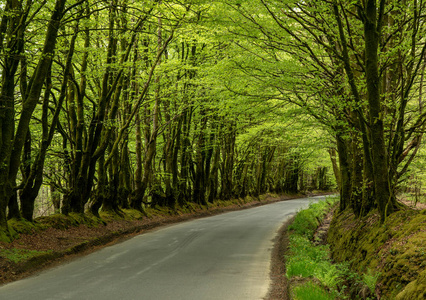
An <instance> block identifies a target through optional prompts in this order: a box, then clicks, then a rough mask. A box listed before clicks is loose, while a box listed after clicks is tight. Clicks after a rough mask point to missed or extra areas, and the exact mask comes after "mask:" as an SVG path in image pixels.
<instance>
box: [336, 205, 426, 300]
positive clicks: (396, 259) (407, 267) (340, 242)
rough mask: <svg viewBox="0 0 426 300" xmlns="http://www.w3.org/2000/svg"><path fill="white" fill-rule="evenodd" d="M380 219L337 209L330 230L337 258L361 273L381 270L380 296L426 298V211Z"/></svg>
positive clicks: (377, 216)
mask: <svg viewBox="0 0 426 300" xmlns="http://www.w3.org/2000/svg"><path fill="white" fill-rule="evenodd" d="M379 218H380V216H379V214H378V213H377V212H371V213H370V214H368V215H367V216H366V217H364V218H361V219H357V218H356V217H355V215H354V214H352V213H351V212H350V211H343V212H340V213H337V212H336V213H335V215H334V217H333V220H332V222H331V225H330V229H329V232H328V243H329V244H330V246H331V252H332V257H333V259H334V260H335V261H336V262H342V261H349V262H350V264H351V267H352V269H353V270H354V271H357V272H359V273H367V272H374V273H380V277H379V278H378V281H377V285H376V291H375V292H376V295H377V298H378V299H400V300H402V299H406V300H413V299H426V243H425V241H426V210H422V211H418V210H412V209H406V210H403V211H399V212H396V213H394V214H392V215H390V216H389V217H388V218H387V219H386V221H385V222H384V223H383V224H381V223H380V220H379Z"/></svg>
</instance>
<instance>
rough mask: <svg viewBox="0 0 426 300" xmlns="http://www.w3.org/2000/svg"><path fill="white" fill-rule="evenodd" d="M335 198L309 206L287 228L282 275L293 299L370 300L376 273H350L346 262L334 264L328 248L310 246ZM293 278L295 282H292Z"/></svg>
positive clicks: (376, 276)
mask: <svg viewBox="0 0 426 300" xmlns="http://www.w3.org/2000/svg"><path fill="white" fill-rule="evenodd" d="M337 201H338V198H337V197H333V198H327V200H326V201H321V202H318V203H312V204H311V205H310V206H309V208H308V209H305V210H302V211H300V212H299V213H298V214H297V215H296V217H295V219H294V222H293V224H292V225H290V226H289V231H290V234H289V251H288V254H287V255H286V268H287V271H286V276H287V277H288V278H289V279H295V280H293V281H292V282H293V284H292V285H291V286H292V288H291V296H292V298H293V299H295V300H320V299H373V298H370V296H371V295H374V288H375V285H376V281H377V278H378V276H379V274H373V273H371V272H368V273H366V274H363V275H359V274H358V273H355V272H352V271H351V270H350V268H349V265H348V264H347V263H341V264H334V263H333V262H332V261H331V259H330V250H329V246H328V245H314V243H313V242H312V240H313V236H314V233H315V231H316V229H317V228H318V226H319V225H320V223H321V220H322V219H323V218H324V216H325V215H326V214H327V213H328V212H329V211H330V209H331V207H332V206H333V205H334V204H335V203H336V202H337ZM296 279H297V280H296Z"/></svg>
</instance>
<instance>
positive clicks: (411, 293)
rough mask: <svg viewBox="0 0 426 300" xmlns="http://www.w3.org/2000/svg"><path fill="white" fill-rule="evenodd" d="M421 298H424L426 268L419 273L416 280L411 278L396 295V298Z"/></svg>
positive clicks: (421, 299) (409, 299) (400, 299)
mask: <svg viewBox="0 0 426 300" xmlns="http://www.w3.org/2000/svg"><path fill="white" fill-rule="evenodd" d="M416 299H419V300H423V299H426V270H424V271H422V272H421V273H420V274H419V277H418V278H417V279H416V280H413V281H412V282H410V283H409V284H407V285H406V286H405V288H404V289H403V290H402V292H400V293H399V294H398V295H397V296H396V300H416Z"/></svg>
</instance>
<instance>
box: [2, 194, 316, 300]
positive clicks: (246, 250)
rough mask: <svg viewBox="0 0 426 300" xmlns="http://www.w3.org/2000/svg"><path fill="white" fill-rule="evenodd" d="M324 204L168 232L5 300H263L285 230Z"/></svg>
mask: <svg viewBox="0 0 426 300" xmlns="http://www.w3.org/2000/svg"><path fill="white" fill-rule="evenodd" d="M321 199H323V197H314V198H304V199H296V200H289V201H284V202H278V203H274V204H269V205H264V206H259V207H256V208H251V209H246V210H241V211H234V212H229V213H224V214H221V215H217V216H213V217H208V218H203V219H197V220H193V221H188V222H184V223H179V224H175V225H170V226H167V227H162V228H160V229H158V230H155V231H151V232H149V233H146V234H142V235H139V236H136V237H134V238H132V239H130V240H128V241H126V242H123V243H120V244H117V245H114V246H110V247H106V248H103V249H102V250H100V251H97V252H95V253H92V254H90V255H88V256H85V257H82V258H79V259H76V260H74V261H72V262H70V263H68V264H65V265H61V266H59V267H56V268H53V269H50V270H48V271H46V272H42V273H41V274H39V275H37V276H33V277H30V278H27V279H24V280H20V281H17V282H13V283H10V284H7V285H4V286H2V287H0V299H8V300H29V299H31V300H48V299H52V300H59V299H76V300H83V299H88V300H89V299H90V300H96V299H102V300H109V299H114V300H125V299H135V300H136V299H138V300H142V299H143V300H168V299H173V300H192V299H196V300H207V299H214V300H227V299H230V300H231V299H232V300H238V299H241V300H251V299H253V300H254V299H256V300H257V299H262V298H264V297H265V296H266V294H267V292H268V288H269V284H270V280H269V269H270V257H271V249H272V246H273V239H274V237H275V236H276V234H277V231H278V229H279V228H280V227H281V225H282V224H283V223H284V222H285V221H286V220H287V219H288V218H289V217H291V216H292V215H293V214H294V213H295V212H296V211H297V210H299V209H300V208H302V207H304V206H306V205H308V204H309V203H310V202H313V201H318V200H321Z"/></svg>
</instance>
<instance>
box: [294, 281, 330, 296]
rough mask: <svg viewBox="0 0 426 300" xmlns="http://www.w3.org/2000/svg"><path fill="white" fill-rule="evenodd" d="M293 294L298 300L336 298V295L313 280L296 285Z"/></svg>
mask: <svg viewBox="0 0 426 300" xmlns="http://www.w3.org/2000/svg"><path fill="white" fill-rule="evenodd" d="M293 294H294V299H296V300H334V296H332V295H330V294H329V293H328V292H327V291H326V290H325V289H324V288H323V287H321V286H319V285H317V284H314V283H312V282H308V283H307V284H304V285H300V286H298V287H296V288H295V289H294V291H293Z"/></svg>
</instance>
